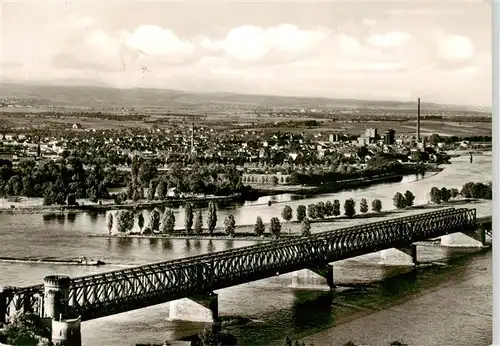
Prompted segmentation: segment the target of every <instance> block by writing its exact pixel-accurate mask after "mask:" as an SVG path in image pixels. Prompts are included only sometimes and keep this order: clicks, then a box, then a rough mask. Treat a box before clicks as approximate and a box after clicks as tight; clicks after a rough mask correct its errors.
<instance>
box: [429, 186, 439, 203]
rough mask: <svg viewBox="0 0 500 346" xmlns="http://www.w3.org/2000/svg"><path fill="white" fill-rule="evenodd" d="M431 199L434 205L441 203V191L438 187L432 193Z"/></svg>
mask: <svg viewBox="0 0 500 346" xmlns="http://www.w3.org/2000/svg"><path fill="white" fill-rule="evenodd" d="M430 197H431V202H432V203H436V204H439V203H441V190H440V189H439V188H437V187H433V188H432V189H431V192H430Z"/></svg>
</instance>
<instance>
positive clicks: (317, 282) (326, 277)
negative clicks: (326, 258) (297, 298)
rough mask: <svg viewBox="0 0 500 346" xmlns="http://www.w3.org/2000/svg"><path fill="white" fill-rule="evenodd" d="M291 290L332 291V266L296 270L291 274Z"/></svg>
mask: <svg viewBox="0 0 500 346" xmlns="http://www.w3.org/2000/svg"><path fill="white" fill-rule="evenodd" d="M291 287H293V288H309V289H333V288H335V283H334V280H333V265H331V264H327V265H326V266H324V267H316V268H308V269H302V270H297V271H295V272H293V273H292V284H291Z"/></svg>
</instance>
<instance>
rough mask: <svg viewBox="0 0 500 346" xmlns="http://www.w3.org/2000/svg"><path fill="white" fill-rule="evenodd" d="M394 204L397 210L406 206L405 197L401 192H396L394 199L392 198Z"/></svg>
mask: <svg viewBox="0 0 500 346" xmlns="http://www.w3.org/2000/svg"><path fill="white" fill-rule="evenodd" d="M392 202H393V203H394V206H395V207H396V208H397V209H403V208H404V207H405V206H406V201H405V197H404V196H403V194H402V193H401V192H396V194H395V195H394V197H392Z"/></svg>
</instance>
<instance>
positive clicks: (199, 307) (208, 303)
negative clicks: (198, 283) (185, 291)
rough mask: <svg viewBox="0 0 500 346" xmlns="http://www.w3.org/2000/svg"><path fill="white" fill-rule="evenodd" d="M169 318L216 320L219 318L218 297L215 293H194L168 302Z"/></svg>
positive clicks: (175, 319)
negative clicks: (194, 294)
mask: <svg viewBox="0 0 500 346" xmlns="http://www.w3.org/2000/svg"><path fill="white" fill-rule="evenodd" d="M169 304H170V313H169V318H168V319H169V320H171V321H191V322H210V323H211V322H216V321H218V320H219V298H218V295H217V294H216V293H213V292H211V293H208V294H204V295H196V296H192V297H189V298H183V299H179V300H175V301H173V302H170V303H169Z"/></svg>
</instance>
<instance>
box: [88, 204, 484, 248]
mask: <svg viewBox="0 0 500 346" xmlns="http://www.w3.org/2000/svg"><path fill="white" fill-rule="evenodd" d="M477 203H483V201H482V200H481V199H478V198H463V199H457V200H451V201H448V202H441V203H440V204H435V203H426V204H419V205H414V206H411V207H407V208H404V209H392V210H385V211H381V212H368V213H366V214H356V215H354V216H353V217H347V216H345V215H342V216H333V217H327V218H324V219H321V220H309V222H310V224H311V226H312V227H311V231H312V233H313V234H314V233H319V232H323V231H328V230H331V229H333V228H343V227H349V226H354V225H356V224H358V223H364V222H363V221H364V220H369V219H385V218H389V217H391V216H392V217H400V216H410V215H411V214H414V213H419V212H424V211H426V210H433V209H442V208H450V207H456V206H463V205H467V204H477ZM264 226H265V227H266V231H265V233H264V234H263V235H262V236H257V235H256V234H255V231H254V227H255V225H254V224H245V225H235V226H234V234H233V235H227V233H226V232H225V230H224V226H219V227H216V228H215V230H214V232H213V235H212V236H210V235H208V230H207V229H206V228H205V227H204V228H203V231H204V232H205V233H204V234H201V235H194V234H191V235H187V234H185V229H184V228H176V229H175V230H174V232H173V234H171V235H166V234H149V235H143V234H140V233H139V232H133V233H125V234H121V233H114V234H111V235H110V234H108V233H103V234H87V235H86V236H87V237H91V238H138V239H186V240H191V239H192V240H245V241H272V240H273V239H274V237H273V235H272V234H271V233H270V231H269V230H270V223H264ZM281 227H282V231H281V233H280V238H295V237H301V232H302V229H301V227H302V223H301V222H300V221H281Z"/></svg>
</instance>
